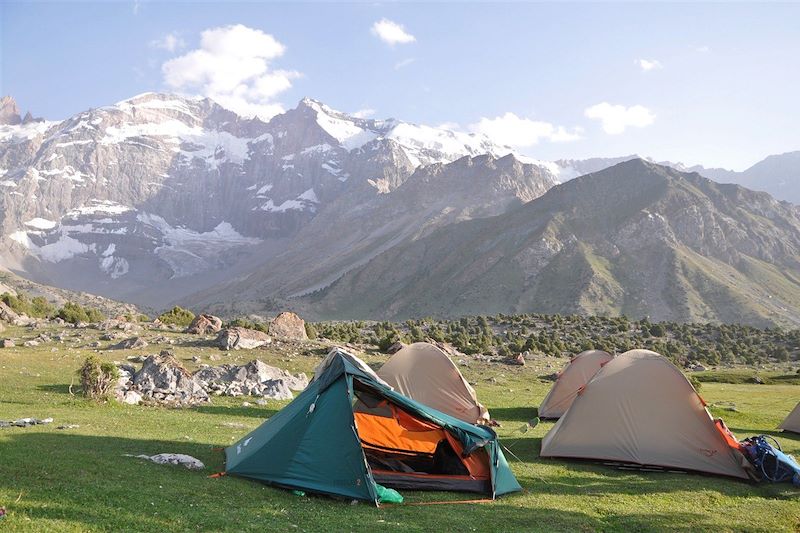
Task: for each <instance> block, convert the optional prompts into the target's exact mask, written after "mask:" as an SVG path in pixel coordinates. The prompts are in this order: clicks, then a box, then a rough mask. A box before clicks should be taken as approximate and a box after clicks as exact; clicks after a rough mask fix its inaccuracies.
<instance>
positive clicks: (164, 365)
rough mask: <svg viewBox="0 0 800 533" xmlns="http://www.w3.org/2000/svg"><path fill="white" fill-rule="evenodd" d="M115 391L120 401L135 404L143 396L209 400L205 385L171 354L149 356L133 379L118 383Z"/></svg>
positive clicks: (178, 401)
mask: <svg viewBox="0 0 800 533" xmlns="http://www.w3.org/2000/svg"><path fill="white" fill-rule="evenodd" d="M122 370H123V368H121V369H120V374H122ZM120 381H122V378H120ZM115 393H116V397H117V398H118V399H119V400H120V401H122V402H125V403H132V404H135V403H139V402H140V401H142V400H152V401H155V402H159V403H169V404H181V405H193V404H196V403H200V402H207V401H208V400H209V398H208V393H207V392H206V391H205V389H203V387H201V386H200V385H199V384H198V383H197V382H196V381H195V380H194V378H193V377H192V375H191V374H190V373H189V371H188V370H186V369H185V368H184V367H183V366H182V365H181V364H180V363H179V362H178V360H177V359H175V358H174V357H172V356H171V355H168V356H160V355H151V356H149V357H148V358H147V359H145V360H144V364H143V365H142V368H141V369H140V370H139V371H138V372H136V373H135V374H134V375H133V377H132V379H130V381H127V382H126V383H125V385H123V386H121V387H118V388H117V390H116V391H115Z"/></svg>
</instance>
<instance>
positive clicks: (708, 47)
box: [694, 45, 711, 54]
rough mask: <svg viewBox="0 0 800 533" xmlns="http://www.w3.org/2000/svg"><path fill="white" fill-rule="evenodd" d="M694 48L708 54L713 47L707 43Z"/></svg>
mask: <svg viewBox="0 0 800 533" xmlns="http://www.w3.org/2000/svg"><path fill="white" fill-rule="evenodd" d="M694 49H695V50H696V51H698V52H700V53H701V54H707V53H709V52H710V51H711V47H710V46H707V45H703V46H695V47H694Z"/></svg>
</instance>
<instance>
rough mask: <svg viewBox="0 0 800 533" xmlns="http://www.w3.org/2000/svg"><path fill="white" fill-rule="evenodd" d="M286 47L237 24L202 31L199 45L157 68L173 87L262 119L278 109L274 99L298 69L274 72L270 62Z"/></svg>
mask: <svg viewBox="0 0 800 533" xmlns="http://www.w3.org/2000/svg"><path fill="white" fill-rule="evenodd" d="M285 51H286V47H285V46H283V45H282V44H281V43H280V42H278V41H277V40H276V39H275V38H274V37H273V36H272V35H269V34H267V33H264V32H263V31H261V30H256V29H253V28H248V27H247V26H243V25H241V24H236V25H233V26H222V27H218V28H211V29H208V30H205V31H204V32H203V33H202V34H201V39H200V48H198V49H195V50H191V51H189V52H187V53H186V54H184V55H182V56H179V57H176V58H173V59H170V60H169V61H167V62H165V63H164V64H163V65H162V66H161V71H162V73H163V75H164V82H165V83H166V84H167V85H169V86H170V87H172V88H173V89H179V90H192V91H199V92H200V93H201V94H203V95H204V96H207V97H209V98H211V99H212V100H215V101H216V102H218V103H219V104H220V105H222V106H224V107H226V108H228V109H230V110H232V111H235V112H236V113H239V114H241V115H244V116H258V117H259V118H261V119H265V120H266V119H269V118H270V117H272V116H274V115H276V114H278V113H281V112H283V106H281V105H280V104H279V103H277V102H275V101H274V98H275V97H276V96H277V95H278V94H280V93H282V92H284V91H286V90H287V89H289V88H291V86H292V80H293V79H295V78H297V77H299V76H300V73H298V72H295V71H289V70H273V69H272V68H271V65H270V62H271V61H272V60H273V59H276V58H278V57H280V56H282V55H283V53H284V52H285Z"/></svg>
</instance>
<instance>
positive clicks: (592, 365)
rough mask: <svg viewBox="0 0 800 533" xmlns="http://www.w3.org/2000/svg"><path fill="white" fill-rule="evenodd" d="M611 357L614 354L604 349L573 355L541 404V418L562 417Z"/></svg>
mask: <svg viewBox="0 0 800 533" xmlns="http://www.w3.org/2000/svg"><path fill="white" fill-rule="evenodd" d="M611 359H613V356H612V355H611V354H609V353H607V352H604V351H602V350H587V351H585V352H581V353H579V354H578V355H576V356H575V357H573V358H572V359H571V360H570V362H569V364H567V366H566V367H564V370H562V371H561V372H559V373H558V378H557V379H556V382H555V383H553V386H552V387H551V388H550V392H548V393H547V396H545V397H544V400H542V403H541V404H540V405H539V418H561V417H562V416H563V415H564V413H566V412H567V409H569V406H570V405H572V402H573V401H575V398H576V397H577V396H578V392H579V391H580V390H581V389H582V388H583V387H584V386H585V385H586V384H587V383H589V380H590V379H592V378H593V377H594V375H595V374H597V372H598V371H599V370H600V369H601V368H602V367H603V365H605V364H606V363H608V362H609V361H611Z"/></svg>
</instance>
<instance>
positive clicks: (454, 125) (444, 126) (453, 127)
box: [434, 122, 461, 131]
mask: <svg viewBox="0 0 800 533" xmlns="http://www.w3.org/2000/svg"><path fill="white" fill-rule="evenodd" d="M434 127H435V128H436V129H437V130H450V131H460V130H461V125H460V124H459V123H458V122H442V123H441V124H437V125H436V126H434Z"/></svg>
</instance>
